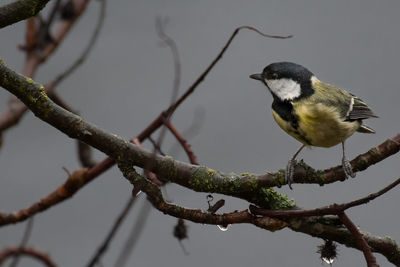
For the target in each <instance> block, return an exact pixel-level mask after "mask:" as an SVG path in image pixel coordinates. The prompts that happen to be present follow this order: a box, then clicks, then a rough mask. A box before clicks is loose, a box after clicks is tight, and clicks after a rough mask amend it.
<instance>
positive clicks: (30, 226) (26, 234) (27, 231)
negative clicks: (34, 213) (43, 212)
mask: <svg viewBox="0 0 400 267" xmlns="http://www.w3.org/2000/svg"><path fill="white" fill-rule="evenodd" d="M33 218H34V217H31V218H29V220H28V223H27V224H26V228H25V232H24V236H23V237H22V240H21V243H20V244H19V247H20V248H25V247H26V244H27V243H28V240H29V238H30V237H31V233H32V229H33ZM20 255H21V253H17V254H15V256H14V260H13V261H12V262H11V264H10V267H16V266H17V265H18V261H19V259H20Z"/></svg>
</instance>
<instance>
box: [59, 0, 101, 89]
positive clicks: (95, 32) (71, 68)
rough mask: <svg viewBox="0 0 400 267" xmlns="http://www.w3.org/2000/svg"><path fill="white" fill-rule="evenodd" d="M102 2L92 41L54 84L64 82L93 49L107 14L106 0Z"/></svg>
mask: <svg viewBox="0 0 400 267" xmlns="http://www.w3.org/2000/svg"><path fill="white" fill-rule="evenodd" d="M99 2H100V14H99V17H98V20H97V24H96V27H95V30H94V31H93V34H92V36H91V37H90V41H89V43H88V44H87V46H86V48H85V49H84V50H83V52H82V54H81V55H80V56H79V57H78V58H77V59H76V60H75V62H74V63H72V64H71V66H69V67H68V68H67V69H66V70H65V71H63V72H62V73H60V74H59V75H58V76H57V77H56V78H55V79H54V80H53V83H54V86H57V85H58V84H59V83H60V82H62V81H63V80H64V79H65V78H67V77H68V76H69V75H71V73H72V72H74V71H75V70H76V69H77V68H78V67H79V66H81V65H82V63H84V62H85V60H86V59H87V58H88V56H89V54H90V52H91V51H92V49H93V46H94V45H95V44H96V42H97V40H98V37H99V34H100V31H101V29H102V28H103V25H104V18H105V14H106V3H107V2H106V0H99Z"/></svg>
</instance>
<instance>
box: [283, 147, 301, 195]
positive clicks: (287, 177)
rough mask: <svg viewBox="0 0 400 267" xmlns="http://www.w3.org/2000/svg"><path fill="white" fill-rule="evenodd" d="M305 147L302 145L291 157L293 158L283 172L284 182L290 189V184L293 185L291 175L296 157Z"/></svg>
mask: <svg viewBox="0 0 400 267" xmlns="http://www.w3.org/2000/svg"><path fill="white" fill-rule="evenodd" d="M305 146H306V145H302V146H301V147H300V148H299V150H297V152H296V153H295V154H294V155H293V157H292V158H291V159H290V160H289V162H288V164H287V166H286V172H285V182H287V184H288V186H289V188H290V189H293V188H292V183H293V173H294V166H296V163H297V161H296V157H297V155H298V154H299V153H300V151H301V150H302V149H303V148H304V147H305Z"/></svg>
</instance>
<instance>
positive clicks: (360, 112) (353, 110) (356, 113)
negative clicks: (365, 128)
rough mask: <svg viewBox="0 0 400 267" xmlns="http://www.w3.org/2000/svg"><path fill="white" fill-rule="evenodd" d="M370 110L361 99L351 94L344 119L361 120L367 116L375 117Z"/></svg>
mask: <svg viewBox="0 0 400 267" xmlns="http://www.w3.org/2000/svg"><path fill="white" fill-rule="evenodd" d="M377 117H378V116H376V115H375V114H374V112H372V110H371V109H370V108H369V107H368V105H367V104H365V102H364V101H362V100H361V99H360V98H358V97H356V96H352V98H351V101H350V106H349V110H348V111H347V114H346V120H350V121H352V120H363V119H368V118H377Z"/></svg>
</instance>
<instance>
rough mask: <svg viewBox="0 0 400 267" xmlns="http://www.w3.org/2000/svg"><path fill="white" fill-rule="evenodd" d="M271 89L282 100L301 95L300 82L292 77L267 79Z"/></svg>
mask: <svg viewBox="0 0 400 267" xmlns="http://www.w3.org/2000/svg"><path fill="white" fill-rule="evenodd" d="M265 82H266V83H267V85H268V87H269V89H270V90H271V91H272V93H274V94H275V95H276V96H277V97H279V98H280V99H281V100H291V99H294V98H296V97H299V96H300V94H301V88H300V84H298V83H297V82H295V81H293V80H292V79H286V78H282V79H277V80H268V79H265Z"/></svg>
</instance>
